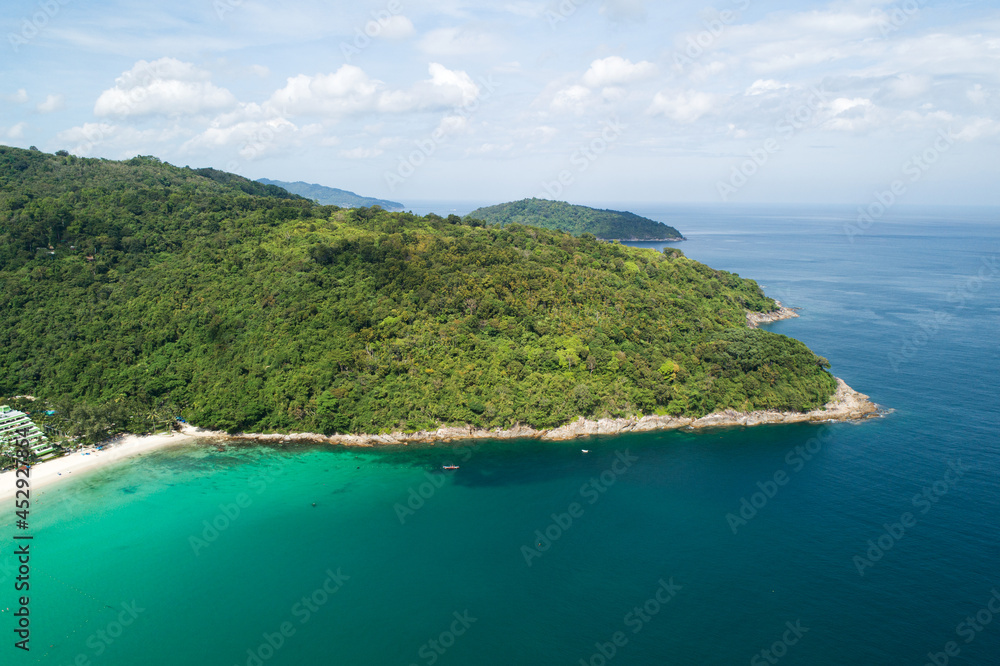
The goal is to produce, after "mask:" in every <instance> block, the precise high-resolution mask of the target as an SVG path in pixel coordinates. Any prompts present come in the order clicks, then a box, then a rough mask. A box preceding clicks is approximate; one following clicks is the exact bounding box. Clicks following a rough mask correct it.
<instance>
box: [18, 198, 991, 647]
mask: <svg viewBox="0 0 1000 666" xmlns="http://www.w3.org/2000/svg"><path fill="white" fill-rule="evenodd" d="M608 207H616V206H608ZM621 207H625V208H630V209H631V210H634V211H635V212H638V213H641V214H645V215H648V216H650V217H653V218H655V219H658V220H661V221H664V222H667V223H668V224H671V225H673V226H675V227H677V228H678V229H680V230H681V232H682V233H684V234H685V235H686V236H687V238H688V240H687V241H686V242H683V243H680V244H679V247H680V248H681V249H682V250H683V251H684V252H685V253H686V254H687V255H688V256H689V257H691V258H693V259H697V260H699V261H702V262H705V263H707V264H708V265H710V266H712V267H714V268H719V269H725V270H728V271H732V272H736V273H739V274H740V275H741V276H744V277H749V278H753V279H755V280H757V281H758V282H759V283H760V284H761V285H762V286H763V287H764V289H765V290H766V292H767V293H768V294H769V295H771V296H773V297H775V298H778V299H779V300H781V301H783V302H784V304H785V305H789V306H793V307H797V308H800V310H799V313H800V315H801V316H800V317H799V318H798V319H791V320H787V321H782V322H778V323H776V324H773V325H771V327H770V328H771V330H773V331H776V332H779V333H783V334H786V335H790V336H793V337H796V338H798V339H800V340H803V341H804V342H805V343H806V344H808V345H809V346H810V347H811V348H812V349H813V350H814V351H815V352H817V353H818V354H820V355H822V356H825V357H826V358H827V359H829V360H830V362H831V364H832V370H833V371H834V373H835V374H836V375H837V376H839V377H841V378H843V379H844V380H846V381H847V383H848V384H850V385H851V386H852V387H854V388H855V389H857V390H859V391H862V392H864V393H867V394H869V395H870V396H871V398H872V399H873V400H875V401H876V402H878V403H879V404H881V405H883V406H885V407H887V408H891V410H892V412H891V413H890V414H888V415H887V416H885V417H884V418H881V419H877V420H868V421H864V422H860V423H838V424H818V425H804V424H800V425H788V426H760V427H755V428H749V429H741V428H730V429H718V430H711V431H699V432H697V433H695V432H688V431H672V432H663V433H649V434H642V435H632V436H619V437H605V438H593V439H589V440H577V441H573V442H563V443H551V442H537V441H509V442H494V441H486V442H477V443H468V442H466V443H463V444H456V445H440V444H439V445H436V446H430V445H426V446H410V447H396V448H387V449H344V448H314V447H301V448H294V449H275V448H264V447H257V446H247V447H245V448H238V447H237V448H234V447H228V448H227V449H226V450H225V451H217V450H216V449H215V448H214V447H207V446H182V447H175V448H172V449H166V450H162V451H159V452H157V453H155V454H151V455H147V456H144V457H142V458H139V459H134V460H132V461H129V462H126V463H124V464H121V465H118V466H116V467H111V468H107V469H104V470H101V471H99V472H97V473H94V474H92V475H90V476H87V477H82V478H78V479H73V480H72V481H70V482H67V483H65V484H64V485H61V486H57V487H52V488H49V489H46V490H44V491H42V492H41V493H39V494H38V495H37V496H36V498H35V504H34V509H33V516H34V527H33V529H34V534H35V539H34V541H33V543H32V549H33V550H32V561H31V566H32V570H31V576H32V578H31V613H32V616H31V618H32V622H31V628H32V634H31V651H30V652H29V653H21V652H20V651H17V650H15V649H14V648H13V645H12V644H13V641H14V640H15V635H14V633H13V631H12V630H13V628H14V622H15V619H14V618H13V617H12V615H11V614H10V613H9V612H5V613H2V614H0V637H2V639H3V644H0V655H2V663H3V664H5V665H6V664H46V665H53V666H60V665H68V664H80V665H84V666H86V665H89V664H93V665H95V666H105V665H107V666H111V665H114V666H136V665H139V664H142V665H146V666H161V665H162V666H167V665H169V666H177V665H182V664H184V665H186V664H198V665H200V664H205V665H213V666H214V665H218V666H231V665H237V664H239V665H247V666H255V665H256V666H262V665H263V664H267V665H269V666H270V665H279V664H280V665H286V664H288V665H303V666H306V665H308V666H313V665H326V664H330V665H345V666H346V665H352V666H355V665H357V666H361V665H368V664H371V665H378V666H382V665H387V666H388V665H399V666H408V665H410V664H417V665H425V666H433V665H434V664H438V665H441V666H450V665H470V666H501V665H502V666H509V665H511V664H526V665H539V666H541V665H544V666H549V665H557V664H564V665H566V666H579V665H580V664H584V665H589V666H602V665H605V666H606V665H608V664H612V665H613V666H618V665H619V664H620V665H622V666H624V665H628V664H635V665H642V666H646V665H650V666H652V665H657V666H659V665H664V664H719V665H730V664H751V665H755V664H776V663H780V664H782V665H784V664H789V665H791V664H811V665H825V664H830V665H838V666H839V665H842V664H866V665H868V664H893V665H895V664H914V665H915V666H920V665H922V664H927V663H931V664H937V665H940V664H945V663H948V664H977V665H987V664H998V663H1000V527H998V524H997V517H998V516H1000V437H998V434H1000V376H998V369H1000V343H998V340H1000V335H998V329H1000V265H998V259H1000V210H997V209H975V208H950V209H930V208H912V209H905V210H904V209H902V208H899V209H894V210H892V211H890V213H889V214H887V215H886V216H884V217H883V218H882V219H879V220H877V221H875V223H874V224H871V225H870V226H869V227H868V228H867V229H863V230H862V229H860V228H855V229H852V228H851V225H852V224H854V225H855V226H856V217H857V214H856V212H852V210H851V209H847V208H829V207H828V208H816V207H814V208H804V207H797V208H792V207H773V206H772V207H764V206H760V207H743V208H730V207H725V208H724V207H714V208H713V207H695V206H689V207H682V206H635V205H633V206H628V205H627V204H621ZM465 208H466V206H464V205H463V204H453V205H451V206H450V207H444V208H440V210H442V211H443V214H447V213H449V212H452V211H451V209H454V210H455V211H456V212H459V213H464V212H468V211H467V210H465ZM845 225H847V231H845ZM858 232H860V233H858ZM581 449H588V450H589V453H583V452H582V450H581ZM447 463H454V464H458V465H459V466H460V469H458V470H456V471H451V472H442V470H441V467H442V465H444V464H447ZM313 504H315V506H313ZM13 519H14V516H13V508H12V507H7V508H3V509H2V510H0V610H2V609H5V608H9V607H11V606H13V605H14V601H15V592H14V590H13V584H14V577H15V576H16V572H15V569H14V568H12V565H13V560H12V558H11V557H10V551H11V549H12V548H11V544H12V543H13V542H12V540H11V538H10V535H11V533H12V531H13V526H12V522H13Z"/></svg>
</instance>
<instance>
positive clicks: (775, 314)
mask: <svg viewBox="0 0 1000 666" xmlns="http://www.w3.org/2000/svg"><path fill="white" fill-rule="evenodd" d="M775 303H776V304H777V305H778V309H777V310H774V311H772V312H751V311H749V310H747V326H749V327H750V328H757V327H758V326H760V325H761V324H770V323H772V322H775V321H781V320H782V319H792V318H794V317H798V316H799V313H798V312H796V310H797V309H798V308H786V307H785V306H783V305H782V304H781V301H775Z"/></svg>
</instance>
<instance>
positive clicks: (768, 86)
mask: <svg viewBox="0 0 1000 666" xmlns="http://www.w3.org/2000/svg"><path fill="white" fill-rule="evenodd" d="M788 88H791V86H790V85H788V84H787V83H778V82H777V81H775V80H774V79H757V80H756V81H754V82H753V84H752V85H751V86H750V87H749V88H747V89H746V92H745V93H743V94H744V95H763V94H764V93H769V92H774V91H776V90H786V89H788Z"/></svg>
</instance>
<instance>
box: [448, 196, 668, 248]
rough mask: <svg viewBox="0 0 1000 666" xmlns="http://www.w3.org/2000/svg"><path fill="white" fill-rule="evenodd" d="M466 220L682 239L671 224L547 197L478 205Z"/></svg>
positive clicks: (602, 236) (610, 235) (651, 238)
mask: <svg viewBox="0 0 1000 666" xmlns="http://www.w3.org/2000/svg"><path fill="white" fill-rule="evenodd" d="M465 219H467V220H482V221H483V222H486V223H487V224H495V225H498V226H501V227H502V226H504V225H507V224H527V225H531V226H535V227H542V228H543V229H556V230H559V231H565V232H567V233H571V234H573V235H574V236H580V235H581V234H592V235H593V236H595V237H597V238H599V239H601V240H629V241H681V240H684V237H683V236H682V235H681V233H680V232H679V231H677V230H676V229H674V228H673V227H670V226H667V225H666V224H662V223H660V222H657V221H656V220H651V219H649V218H647V217H642V216H639V215H636V214H635V213H629V212H625V211H618V210H603V209H599V208H590V207H588V206H577V205H574V204H570V203H566V202H565V201H549V200H548V199H522V200H521V201H512V202H510V203H503V204H497V205H496V206H487V207H485V208H477V209H476V210H474V211H472V212H471V213H469V214H468V215H466V216H465Z"/></svg>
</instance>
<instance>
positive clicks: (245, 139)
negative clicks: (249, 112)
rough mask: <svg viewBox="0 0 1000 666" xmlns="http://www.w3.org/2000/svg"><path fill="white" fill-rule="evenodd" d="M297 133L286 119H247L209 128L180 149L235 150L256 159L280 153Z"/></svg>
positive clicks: (241, 156) (204, 150) (296, 128)
mask: <svg viewBox="0 0 1000 666" xmlns="http://www.w3.org/2000/svg"><path fill="white" fill-rule="evenodd" d="M297 132H298V127H296V126H295V124H294V123H292V122H290V121H288V120H286V119H284V118H269V119H267V120H244V121H241V122H238V123H235V124H232V125H221V124H220V125H216V126H213V127H209V128H208V129H206V130H205V131H204V132H202V133H201V134H198V135H197V136H195V137H193V138H191V139H189V140H188V141H187V142H185V143H184V145H183V146H181V149H182V150H183V151H185V152H195V153H197V152H212V151H214V150H218V149H220V148H225V149H233V150H234V151H235V153H236V154H237V155H239V157H240V158H241V159H244V160H254V159H258V158H260V157H264V156H266V155H270V154H274V153H276V152H280V150H281V149H282V148H283V147H284V146H285V145H287V144H288V142H289V139H290V138H291V137H292V136H293V135H294V134H296V133H297Z"/></svg>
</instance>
